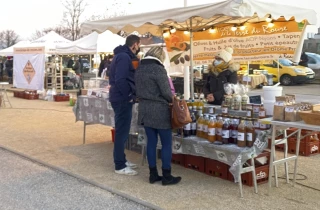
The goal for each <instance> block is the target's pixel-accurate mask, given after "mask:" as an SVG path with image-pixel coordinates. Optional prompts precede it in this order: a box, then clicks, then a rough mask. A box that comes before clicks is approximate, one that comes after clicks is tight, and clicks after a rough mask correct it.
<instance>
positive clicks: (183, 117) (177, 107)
mask: <svg viewBox="0 0 320 210" xmlns="http://www.w3.org/2000/svg"><path fill="white" fill-rule="evenodd" d="M171 109H172V114H171V126H172V128H181V127H183V126H184V125H186V124H188V123H191V122H192V119H191V117H190V112H189V109H188V106H187V102H186V101H185V100H179V99H177V98H176V97H174V98H173V102H172V108H171Z"/></svg>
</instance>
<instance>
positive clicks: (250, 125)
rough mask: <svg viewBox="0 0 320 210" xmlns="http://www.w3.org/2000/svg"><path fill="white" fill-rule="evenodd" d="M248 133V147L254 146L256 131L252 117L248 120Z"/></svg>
mask: <svg viewBox="0 0 320 210" xmlns="http://www.w3.org/2000/svg"><path fill="white" fill-rule="evenodd" d="M246 133H247V147H252V146H253V144H254V140H255V135H254V134H255V131H254V127H253V123H252V119H248V120H247V126H246Z"/></svg>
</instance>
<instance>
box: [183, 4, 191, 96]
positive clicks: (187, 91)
mask: <svg viewBox="0 0 320 210" xmlns="http://www.w3.org/2000/svg"><path fill="white" fill-rule="evenodd" d="M186 6H187V0H184V7H186ZM183 68H184V70H183V75H184V78H183V81H184V82H183V84H184V85H183V95H184V99H185V100H188V99H189V98H190V72H191V70H189V66H185V67H183Z"/></svg>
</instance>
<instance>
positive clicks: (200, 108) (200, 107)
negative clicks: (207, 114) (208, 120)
mask: <svg viewBox="0 0 320 210" xmlns="http://www.w3.org/2000/svg"><path fill="white" fill-rule="evenodd" d="M203 107H204V103H203V101H202V98H200V100H199V101H198V103H197V109H198V115H199V116H200V115H201V114H203Z"/></svg>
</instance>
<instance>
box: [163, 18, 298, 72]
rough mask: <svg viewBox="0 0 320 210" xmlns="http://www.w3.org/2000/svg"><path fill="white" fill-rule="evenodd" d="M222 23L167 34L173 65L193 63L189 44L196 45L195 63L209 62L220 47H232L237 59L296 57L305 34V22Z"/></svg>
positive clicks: (235, 59) (194, 51) (167, 43)
mask: <svg viewBox="0 0 320 210" xmlns="http://www.w3.org/2000/svg"><path fill="white" fill-rule="evenodd" d="M232 27H233V26H232V25H225V26H224V25H221V26H218V27H215V28H212V29H210V30H204V31H201V32H194V33H193V42H192V43H190V33H185V32H183V31H177V32H175V33H172V34H168V36H164V39H165V43H166V47H167V51H168V54H169V58H170V64H171V66H189V65H190V44H192V46H193V60H194V65H203V64H209V63H211V62H212V60H213V58H214V55H215V54H216V53H217V52H219V51H220V50H222V49H224V48H226V47H231V48H233V51H234V52H233V60H234V61H238V62H240V61H256V60H273V59H278V58H288V59H290V58H293V56H294V53H295V51H296V48H297V46H298V43H299V40H300V38H301V36H302V29H303V27H304V23H297V22H295V21H285V20H284V21H281V22H280V21H279V22H274V23H268V22H260V23H247V24H245V25H243V26H242V27H241V26H236V30H235V28H233V30H232Z"/></svg>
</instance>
